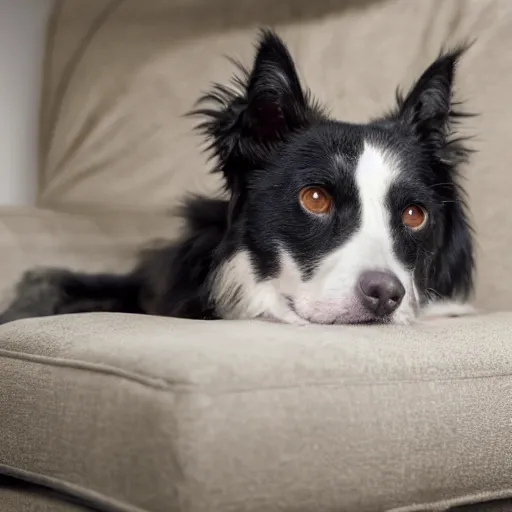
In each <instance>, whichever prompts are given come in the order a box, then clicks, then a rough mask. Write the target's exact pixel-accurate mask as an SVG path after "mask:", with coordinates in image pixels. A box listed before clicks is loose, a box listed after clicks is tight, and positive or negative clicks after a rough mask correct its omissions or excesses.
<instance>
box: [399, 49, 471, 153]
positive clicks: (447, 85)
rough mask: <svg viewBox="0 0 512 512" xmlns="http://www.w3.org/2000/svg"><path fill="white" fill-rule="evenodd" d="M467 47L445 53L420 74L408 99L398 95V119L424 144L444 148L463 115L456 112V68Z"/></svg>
mask: <svg viewBox="0 0 512 512" xmlns="http://www.w3.org/2000/svg"><path fill="white" fill-rule="evenodd" d="M467 48H468V46H467V45H466V46H460V47H458V48H456V49H455V50H452V51H449V52H447V53H444V54H443V53H442V54H441V55H440V56H439V57H438V58H437V59H436V60H435V62H433V63H432V64H431V65H430V66H429V67H428V68H427V70H426V71H425V72H424V73H423V74H422V75H421V77H420V78H419V80H418V81H417V82H416V83H415V84H414V86H413V87H412V89H411V90H410V91H409V93H408V94H407V96H406V97H405V98H402V97H401V95H400V94H397V100H398V107H399V113H398V116H399V118H400V119H401V120H402V121H403V122H404V123H405V124H407V125H409V126H410V127H412V128H413V129H414V131H415V133H416V135H417V136H418V137H419V138H420V139H421V140H422V141H424V142H427V143H429V144H432V145H434V147H435V148H436V149H440V148H442V147H443V146H444V145H445V144H446V143H447V139H448V137H449V136H450V124H451V122H452V121H453V120H454V118H456V117H460V116H461V115H463V114H461V113H459V112H456V111H455V110H454V106H455V104H454V102H453V82H454V77H455V68H456V65H457V62H458V61H459V59H460V57H461V56H462V54H463V53H464V52H465V51H466V50H467Z"/></svg>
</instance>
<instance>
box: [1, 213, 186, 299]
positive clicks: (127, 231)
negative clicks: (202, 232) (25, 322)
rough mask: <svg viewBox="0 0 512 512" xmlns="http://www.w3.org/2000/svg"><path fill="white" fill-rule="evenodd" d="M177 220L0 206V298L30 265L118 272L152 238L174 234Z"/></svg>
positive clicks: (161, 215) (126, 266)
mask: <svg viewBox="0 0 512 512" xmlns="http://www.w3.org/2000/svg"><path fill="white" fill-rule="evenodd" d="M178 227H179V220H178V219H176V218H173V217H171V216H166V215H164V214H152V213H141V212H120V211H115V212H101V213H64V212H59V211H53V210H43V209H38V208H30V207H29V208H27V207H21V208H20V207H4V208H1V209H0V251H1V261H2V265H0V300H2V301H4V300H6V299H5V298H6V296H8V295H9V290H10V289H11V288H12V286H13V284H14V283H15V282H16V281H17V280H18V278H19V276H20V274H21V273H22V272H24V271H25V270H27V269H28V268H31V267H34V266H63V267H67V268H72V269H77V270H84V271H90V272H95V271H122V270H125V269H127V268H129V266H130V265H132V264H133V261H134V258H135V256H136V254H137V250H138V248H139V247H141V246H143V245H144V244H146V243H147V242H149V241H150V240H151V239H158V238H172V237H173V236H175V235H176V232H177V230H178Z"/></svg>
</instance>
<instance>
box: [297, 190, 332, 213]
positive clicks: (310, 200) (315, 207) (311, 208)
mask: <svg viewBox="0 0 512 512" xmlns="http://www.w3.org/2000/svg"><path fill="white" fill-rule="evenodd" d="M299 199H300V204H301V205H302V207H303V208H304V209H305V210H307V211H308V212H310V213H314V214H315V215H322V214H324V213H328V212H329V211H330V210H331V208H332V203H333V201H332V197H331V196H330V194H329V193H328V192H326V191H325V190H324V189H323V188H321V187H306V188H303V189H302V190H301V191H300V194H299Z"/></svg>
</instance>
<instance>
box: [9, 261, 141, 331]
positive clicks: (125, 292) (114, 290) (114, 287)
mask: <svg viewBox="0 0 512 512" xmlns="http://www.w3.org/2000/svg"><path fill="white" fill-rule="evenodd" d="M139 295H140V285H139V280H138V279H137V278H136V277H135V276H133V275H131V274H126V275H115V274H85V273H78V272H71V271H69V270H64V269H58V268H57V269H34V270H30V271H28V272H26V273H25V274H24V275H23V277H22V278H21V280H20V281H19V282H18V284H17V286H16V290H15V297H14V299H13V300H12V302H11V303H10V305H9V306H8V307H7V309H6V310H5V311H4V312H3V313H1V314H0V324H3V323H6V322H11V321H13V320H17V319H20V318H29V317H39V316H50V315H62V314H66V313H84V312H93V311H111V312H123V313H142V311H141V308H140V305H139Z"/></svg>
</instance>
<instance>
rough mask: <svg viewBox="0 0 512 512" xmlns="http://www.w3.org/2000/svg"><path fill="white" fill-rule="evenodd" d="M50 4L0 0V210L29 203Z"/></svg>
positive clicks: (38, 0)
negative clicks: (1, 206)
mask: <svg viewBox="0 0 512 512" xmlns="http://www.w3.org/2000/svg"><path fill="white" fill-rule="evenodd" d="M52 1H53V0H0V205H6V204H8V205H13V204H32V203H33V202H34V199H35V196H36V190H37V165H38V162H37V158H38V115H39V100H40V90H41V80H42V62H43V55H44V43H45V29H46V23H47V20H48V16H49V14H50V9H51V5H52Z"/></svg>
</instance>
